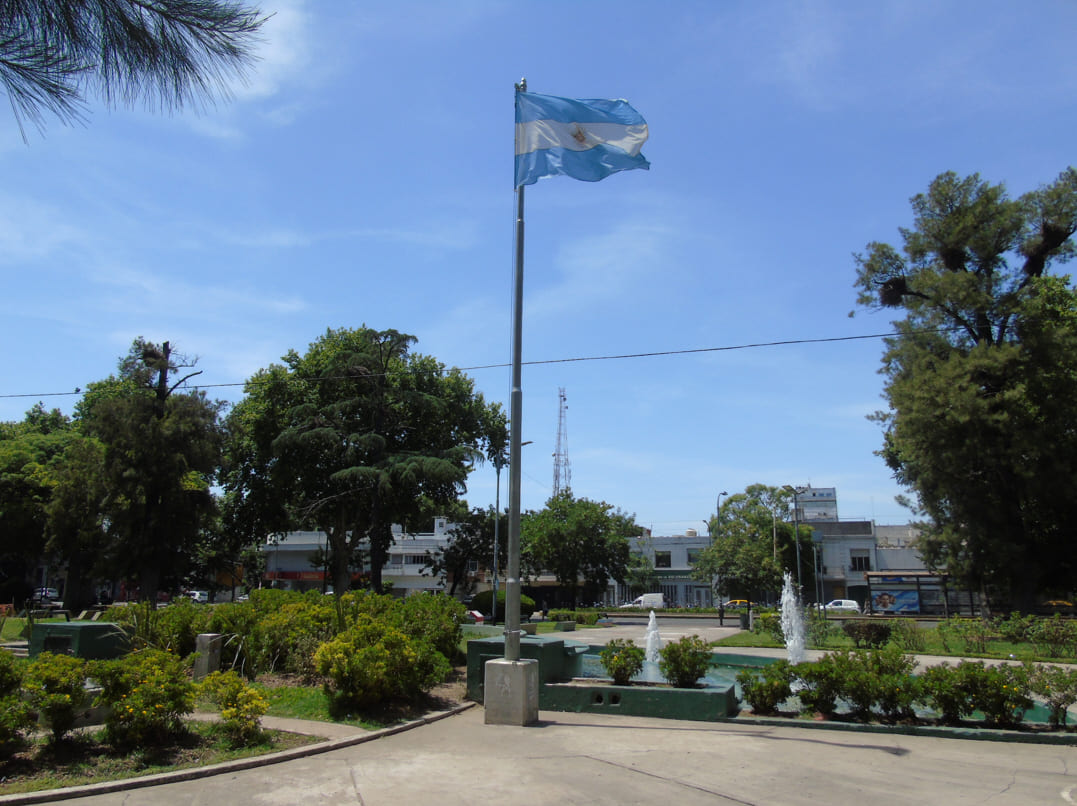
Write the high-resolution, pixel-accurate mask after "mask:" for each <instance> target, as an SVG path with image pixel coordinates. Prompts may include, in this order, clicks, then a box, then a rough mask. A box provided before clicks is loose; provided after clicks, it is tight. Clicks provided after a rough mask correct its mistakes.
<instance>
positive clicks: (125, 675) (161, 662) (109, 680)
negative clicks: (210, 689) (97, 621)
mask: <svg viewBox="0 0 1077 806" xmlns="http://www.w3.org/2000/svg"><path fill="white" fill-rule="evenodd" d="M188 673H189V667H188V664H187V663H185V662H184V661H183V660H182V659H181V658H179V657H177V656H176V654H175V653H173V652H164V651H161V650H159V649H144V650H141V651H138V652H132V653H131V654H129V655H126V656H125V657H122V658H119V659H117V660H106V661H95V662H94V663H92V664H91V665H90V674H91V675H92V676H93V678H94V679H95V680H97V681H98V682H99V683H100V684H101V694H100V696H99V697H98V703H100V704H102V705H108V706H110V708H111V710H110V712H109V714H108V716H107V717H106V719H105V731H106V734H107V736H108V739H109V741H110V742H112V743H113V744H115V745H117V746H119V747H136V746H139V747H145V746H154V745H157V746H159V745H162V744H167V743H169V742H170V741H171V740H172V739H173V738H174V737H175V736H177V735H179V734H181V733H183V731H184V726H183V717H184V715H186V714H189V713H191V711H193V710H194V697H195V685H194V684H193V683H192V682H191V681H190V679H189V677H188Z"/></svg>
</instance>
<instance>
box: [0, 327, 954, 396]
mask: <svg viewBox="0 0 1077 806" xmlns="http://www.w3.org/2000/svg"><path fill="white" fill-rule="evenodd" d="M952 329H953V328H949V327H947V328H939V329H938V332H943V331H950V330H952ZM932 332H934V329H933V331H932ZM900 335H903V334H900V333H894V332H891V333H868V334H865V335H862V336H830V337H826V338H819V339H784V340H782V341H761V342H754V343H750V344H734V345H728V346H725V347H691V348H687V349H684V350H655V351H653V352H646V353H620V354H613V355H587V356H575V357H571V358H547V359H542V360H539V361H524V362H523V363H524V365H525V366H540V365H543V364H571V363H575V362H580V361H624V360H626V359H630V358H661V357H665V356H674V355H692V354H695V353H721V352H729V351H732V350H752V349H758V348H760V347H786V346H791V345H795V344H826V343H833V342H842V341H865V340H867V339H885V338H889V337H892V336H900ZM507 366H509V364H508V363H503V364H477V365H475V366H472V367H453V369H457V370H459V371H461V372H475V371H477V370H482V369H501V368H504V367H507ZM367 377H370V376H367ZM321 380H331V378H328V377H327V378H322V379H321ZM247 383H249V381H239V382H234V383H206V384H199V385H197V386H191V387H189V388H190V389H192V390H196V389H223V388H227V387H236V386H246V385H247ZM80 394H82V390H81V389H79V388H76V389H75V390H74V391H73V392H35V393H23V394H12V395H0V399H11V398H20V397H35V398H42V397H71V396H73V395H80Z"/></svg>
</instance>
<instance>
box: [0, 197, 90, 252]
mask: <svg viewBox="0 0 1077 806" xmlns="http://www.w3.org/2000/svg"><path fill="white" fill-rule="evenodd" d="M67 218H68V217H67V216H65V215H64V213H63V210H62V209H61V208H60V207H58V206H56V205H52V204H43V203H41V202H38V201H36V200H34V199H33V198H30V197H27V196H22V197H18V198H16V197H14V196H9V195H2V196H0V262H2V263H7V264H14V265H18V264H25V263H27V262H30V261H37V260H41V259H43V258H46V257H50V256H54V255H56V254H57V253H59V252H62V251H66V250H68V249H70V248H71V247H73V246H75V245H77V244H81V243H84V242H85V241H86V240H87V239H88V238H89V237H90V234H89V233H88V232H87V231H86V230H84V229H82V228H81V227H78V226H75V225H72V224H69V223H67Z"/></svg>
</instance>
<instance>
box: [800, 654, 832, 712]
mask: <svg viewBox="0 0 1077 806" xmlns="http://www.w3.org/2000/svg"><path fill="white" fill-rule="evenodd" d="M793 674H794V676H795V679H796V680H799V681H800V683H801V687H800V688H799V689H798V690H797V696H798V697H799V698H800V704H801V708H802V710H803V711H804V712H805V713H809V714H810V713H814V712H818V713H820V714H822V715H823V716H827V717H830V716H833V715H834V713H835V712H836V711H837V703H838V695H839V694H840V693H841V690H842V686H841V678H840V672H839V670H838V668H837V666H836V665H835V664H834V663H832V662H830V661H828V660H826V659H825V658H822V659H820V660H817V661H806V662H804V663H798V664H796V665H795V666H794V667H793Z"/></svg>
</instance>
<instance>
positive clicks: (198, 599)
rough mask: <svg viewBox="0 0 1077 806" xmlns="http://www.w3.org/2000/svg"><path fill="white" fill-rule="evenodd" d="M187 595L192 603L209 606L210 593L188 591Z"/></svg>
mask: <svg viewBox="0 0 1077 806" xmlns="http://www.w3.org/2000/svg"><path fill="white" fill-rule="evenodd" d="M187 595H188V596H190V597H191V601H192V602H194V603H195V604H207V603H208V602H209V591H187Z"/></svg>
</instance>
